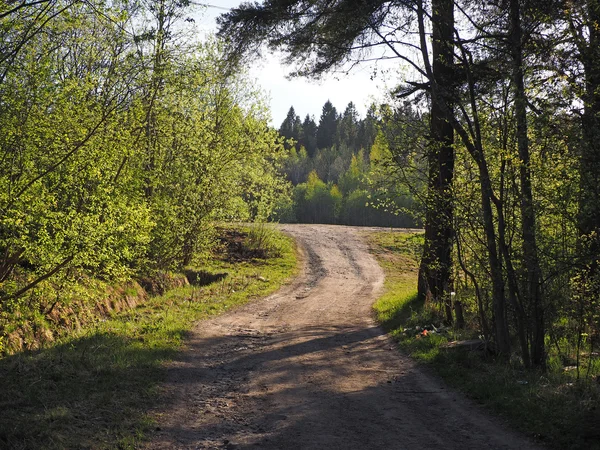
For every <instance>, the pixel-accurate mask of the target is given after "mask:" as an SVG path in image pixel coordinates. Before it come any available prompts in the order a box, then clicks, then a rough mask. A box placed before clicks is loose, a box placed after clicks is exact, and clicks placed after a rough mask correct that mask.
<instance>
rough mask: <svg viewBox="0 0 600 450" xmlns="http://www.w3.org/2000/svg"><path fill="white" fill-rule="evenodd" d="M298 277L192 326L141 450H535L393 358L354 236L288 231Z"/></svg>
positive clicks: (327, 229)
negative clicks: (299, 264)
mask: <svg viewBox="0 0 600 450" xmlns="http://www.w3.org/2000/svg"><path fill="white" fill-rule="evenodd" d="M281 229H282V230H284V231H285V232H287V233H289V234H291V235H292V236H294V238H295V239H296V240H297V242H298V244H299V247H300V249H301V252H302V255H303V258H304V271H303V273H302V275H301V276H300V277H299V278H298V279H297V280H296V281H294V282H293V283H292V284H291V285H289V286H287V287H285V288H284V289H282V290H281V291H280V292H278V293H277V294H274V295H272V296H270V297H268V298H266V299H263V300H260V301H258V302H254V303H252V304H249V305H246V306H245V307H243V308H240V309H238V310H236V311H232V312H230V313H228V314H225V315H223V316H220V317H218V318H216V319H213V320H210V321H203V322H200V323H199V324H198V325H197V327H196V329H195V331H194V333H193V335H192V337H191V339H190V340H189V342H188V346H187V349H186V351H185V352H184V353H183V355H182V358H181V359H180V360H178V361H176V362H175V363H173V364H172V365H171V366H170V369H169V370H170V376H169V382H168V384H167V386H165V389H164V393H163V397H164V402H163V405H162V406H161V409H160V411H156V412H155V417H156V418H157V422H158V424H159V425H158V427H157V432H156V434H155V436H154V437H153V438H154V439H153V441H152V442H151V443H150V444H149V445H148V448H155V449H158V448H160V449H163V448H181V449H195V448H228V449H246V448H253V449H411V450H413V449H414V448H421V447H424V448H440V449H461V450H465V449H533V448H535V447H534V445H533V444H531V443H530V442H528V441H527V440H526V439H524V438H522V437H521V436H519V435H517V434H515V433H512V432H510V431H507V430H506V429H504V428H503V427H502V426H501V425H500V424H499V423H497V421H495V420H493V419H490V418H488V417H487V416H486V415H485V414H483V413H482V412H481V411H480V410H479V409H478V408H477V407H475V406H474V405H473V404H472V403H471V402H469V401H467V400H465V399H463V398H461V397H460V396H459V395H457V394H455V393H452V392H448V391H447V390H446V388H445V387H444V386H443V384H441V383H440V382H439V381H437V380H435V379H433V378H431V377H430V376H428V375H426V374H424V373H423V372H422V371H421V370H420V369H419V368H418V367H416V366H415V365H414V364H413V363H412V361H411V360H410V359H408V358H406V357H404V356H402V355H401V354H399V353H398V352H397V350H396V349H395V348H394V346H393V343H392V342H391V341H390V340H389V339H388V338H387V337H386V336H385V335H384V334H383V332H382V330H381V329H380V328H379V327H377V326H376V324H375V323H374V321H373V319H372V311H371V305H372V304H373V302H374V300H375V299H376V298H377V295H378V294H379V293H380V292H381V289H382V285H383V272H382V271H381V269H380V267H379V266H378V264H377V262H376V261H375V260H374V258H373V257H372V256H371V255H370V254H369V253H368V248H367V246H366V244H365V243H364V241H363V240H362V239H361V236H360V234H359V230H360V229H358V228H353V227H341V226H324V225H285V226H281Z"/></svg>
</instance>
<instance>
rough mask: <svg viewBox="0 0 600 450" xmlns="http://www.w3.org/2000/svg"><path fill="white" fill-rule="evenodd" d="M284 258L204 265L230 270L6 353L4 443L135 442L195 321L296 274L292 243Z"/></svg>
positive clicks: (1, 407) (1, 370) (1, 414)
mask: <svg viewBox="0 0 600 450" xmlns="http://www.w3.org/2000/svg"><path fill="white" fill-rule="evenodd" d="M272 239H276V240H277V246H278V248H279V249H280V252H279V254H280V256H279V257H276V258H270V259H253V260H245V261H237V262H234V261H231V260H226V259H213V260H211V261H209V262H207V263H206V265H204V266H203V267H201V268H198V269H201V270H203V271H207V272H212V273H227V274H228V276H227V277H225V278H224V279H222V280H220V281H217V282H215V283H213V284H210V285H207V286H203V287H194V286H188V287H184V288H178V289H175V290H172V291H170V292H168V293H167V294H165V295H163V296H161V297H154V298H151V299H149V300H148V301H147V302H146V303H144V304H143V305H140V306H138V307H136V308H134V309H131V310H128V311H124V312H121V313H118V314H113V316H112V317H110V318H108V319H105V320H102V321H99V322H98V323H96V324H95V325H94V326H91V327H88V328H86V329H84V330H81V331H80V332H78V333H76V334H72V335H70V336H67V337H64V338H62V339H61V340H60V341H57V342H54V343H53V344H52V345H51V346H49V347H47V348H44V349H42V350H39V351H36V352H25V353H20V354H16V355H13V356H9V357H5V358H3V359H0V380H1V389H0V448H11V449H26V448H27V449H29V448H48V449H59V448H134V447H135V445H136V443H137V442H139V441H140V440H142V439H143V436H144V434H145V433H146V432H147V431H148V430H149V429H151V428H152V427H153V423H152V421H151V420H150V419H149V418H148V417H149V416H148V415H147V414H146V411H148V409H149V408H151V407H152V406H153V405H154V404H155V402H156V401H157V398H158V397H157V393H158V391H157V389H158V386H159V384H160V382H161V381H163V380H164V377H165V373H166V370H165V362H166V361H169V360H170V359H172V358H174V357H175V356H176V354H177V352H178V351H180V349H181V345H182V343H183V341H184V339H185V337H186V335H187V333H188V332H189V331H190V329H191V328H192V326H193V324H194V323H195V322H196V321H198V320H202V319H205V318H208V317H210V316H213V315H216V314H220V313H222V312H224V311H226V310H228V309H230V308H234V307H236V306H238V305H241V304H243V303H246V302H248V301H250V300H252V299H254V298H257V297H260V296H264V295H268V294H269V293H271V292H273V291H275V290H276V289H278V288H279V287H280V286H281V285H282V284H283V283H284V282H285V281H286V280H287V279H289V278H290V277H291V276H292V275H293V274H294V273H295V272H296V270H297V267H296V257H295V249H294V244H293V242H292V241H291V240H290V239H288V238H286V237H284V236H282V235H276V236H274V237H272Z"/></svg>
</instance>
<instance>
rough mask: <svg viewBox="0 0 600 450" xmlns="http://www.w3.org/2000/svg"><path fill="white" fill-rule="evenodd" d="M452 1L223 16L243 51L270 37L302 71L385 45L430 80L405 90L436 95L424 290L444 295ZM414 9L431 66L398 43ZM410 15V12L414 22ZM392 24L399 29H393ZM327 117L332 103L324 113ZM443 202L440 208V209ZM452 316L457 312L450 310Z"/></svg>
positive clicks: (302, 4)
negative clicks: (430, 52)
mask: <svg viewBox="0 0 600 450" xmlns="http://www.w3.org/2000/svg"><path fill="white" fill-rule="evenodd" d="M453 8H454V2H453V1H452V0H435V1H433V2H432V12H431V14H429V13H427V14H426V12H425V7H424V4H423V2H422V1H416V2H414V3H413V2H408V3H406V2H395V1H384V0H379V1H374V2H364V1H361V0H359V1H358V2H357V1H356V0H339V1H334V2H326V3H322V2H318V1H315V0H294V1H290V2H285V3H281V2H277V1H274V0H267V1H265V2H263V3H262V4H244V5H242V6H241V7H240V8H238V9H234V10H232V12H230V13H228V14H225V15H223V16H222V17H221V18H220V19H219V23H220V27H221V28H220V34H221V35H222V36H225V37H227V38H228V39H229V42H230V44H231V45H230V49H231V53H232V55H235V56H236V57H241V56H242V55H244V54H248V53H252V52H256V51H258V50H259V49H260V46H261V45H262V44H263V42H266V43H267V44H268V45H270V46H271V47H272V48H278V49H283V50H284V51H285V52H286V55H287V57H286V61H287V62H289V63H293V62H297V63H302V65H301V66H300V64H299V66H300V68H299V69H298V70H297V71H296V72H295V73H296V74H299V75H313V76H315V75H317V76H318V75H320V74H322V73H324V72H326V71H328V70H330V69H332V68H335V67H338V66H341V65H343V64H344V63H346V62H349V61H351V60H352V59H351V58H352V57H359V58H360V57H361V56H364V54H365V52H366V51H367V50H368V49H372V48H374V47H377V46H380V47H382V48H385V49H388V50H389V51H390V52H391V53H392V55H393V56H394V57H396V58H398V59H400V60H402V61H404V62H406V63H408V64H409V65H410V66H411V67H412V68H413V69H414V70H415V71H416V72H417V73H419V74H421V75H423V76H424V77H425V78H426V79H427V80H428V83H427V84H425V85H424V84H423V83H411V86H410V88H409V89H408V90H407V92H406V93H405V95H410V94H411V93H414V92H416V91H418V90H421V89H423V88H428V89H429V92H430V94H431V100H432V104H431V112H432V113H431V147H430V148H431V151H430V160H429V163H430V165H429V166H430V181H429V188H430V190H431V193H430V195H429V198H430V199H431V201H432V203H431V204H430V205H429V210H428V216H427V220H426V243H425V250H424V257H423V263H422V264H421V268H420V269H421V270H420V272H421V275H420V277H419V279H420V280H421V281H420V284H419V286H420V289H419V291H420V293H421V295H422V296H425V295H426V292H430V293H431V294H432V296H433V297H434V298H435V299H436V300H437V301H442V300H445V297H448V298H449V291H450V290H451V287H450V285H451V279H450V267H451V247H452V245H451V243H452V202H451V190H450V186H451V183H452V170H453V148H452V142H453V126H452V125H451V121H450V117H449V116H450V115H452V103H451V100H452V98H451V97H452V92H451V91H452V90H451V89H448V87H449V86H451V85H452V83H453V82H454V80H453V71H452V59H453V48H452V42H453V32H454V19H453V17H454V16H453ZM415 15H416V16H417V18H418V35H419V42H418V43H417V44H412V47H413V48H415V47H417V48H420V49H421V52H422V53H421V55H422V62H423V66H424V67H422V66H421V64H419V62H418V61H415V60H412V59H410V58H408V57H406V56H404V54H403V53H401V52H400V50H399V49H398V48H397V45H396V44H397V43H398V42H406V41H405V40H404V39H405V38H406V40H407V41H408V42H410V38H409V37H406V35H407V34H408V33H409V31H412V30H409V29H408V28H402V27H400V28H399V27H398V26H397V23H398V22H399V18H400V17H407V18H408V17H414V16H415ZM426 16H427V17H431V19H432V28H433V66H432V65H431V64H430V62H429V55H428V51H427V34H426V24H425V17H426ZM410 22H411V21H410V20H407V23H410ZM387 30H393V31H392V32H391V33H388V32H387ZM396 35H402V36H396ZM409 45H411V44H409ZM324 117H326V115H325V107H324V114H323V115H322V119H323V118H324ZM330 120H331V119H330ZM321 128H322V127H321V124H320V129H321ZM318 136H320V138H318V142H317V145H318V147H320V148H322V147H323V146H327V145H328V144H330V141H328V140H326V139H325V134H324V133H320V135H318ZM438 207H439V208H440V212H439V214H438V212H437V211H436V208H438ZM446 301H449V300H446ZM447 306H448V305H447ZM447 309H448V308H447ZM447 318H448V320H450V319H451V315H450V314H449V315H448V317H447Z"/></svg>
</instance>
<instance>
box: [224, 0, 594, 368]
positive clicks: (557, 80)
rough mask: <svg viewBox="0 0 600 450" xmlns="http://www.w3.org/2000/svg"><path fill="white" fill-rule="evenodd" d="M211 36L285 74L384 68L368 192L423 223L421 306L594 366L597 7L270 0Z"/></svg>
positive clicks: (497, 337)
mask: <svg viewBox="0 0 600 450" xmlns="http://www.w3.org/2000/svg"><path fill="white" fill-rule="evenodd" d="M220 26H221V28H220V35H221V36H223V37H226V38H227V39H228V42H229V44H228V50H227V51H228V52H229V53H230V55H231V56H230V57H232V58H234V59H236V58H237V59H241V60H244V59H248V58H252V57H255V56H256V55H259V54H261V52H262V51H263V50H264V49H265V48H268V49H277V50H278V51H280V52H282V54H283V55H284V60H285V61H286V62H287V63H288V64H290V65H291V67H292V69H291V70H292V75H296V76H306V77H316V78H318V77H319V76H321V75H323V74H325V73H329V72H336V71H337V73H339V72H343V71H344V70H346V69H347V68H348V67H353V66H354V65H360V64H361V63H365V62H373V61H390V60H396V61H397V63H398V70H399V72H400V71H401V73H402V76H401V77H400V78H401V80H400V81H399V82H398V83H397V85H396V87H395V88H394V89H393V90H392V92H391V93H390V99H389V102H387V105H385V107H383V108H380V109H379V111H378V115H379V118H380V122H379V126H378V135H377V136H378V137H380V145H379V144H378V145H377V147H379V148H383V147H385V148H386V149H387V150H386V151H389V154H387V156H386V158H385V159H386V160H387V164H384V165H383V166H384V167H385V169H382V172H381V174H382V175H381V178H380V181H381V182H382V185H381V186H380V189H381V191H382V192H387V193H390V194H391V195H390V196H391V197H393V198H396V199H397V198H399V196H397V195H396V192H397V191H400V192H402V193H405V192H409V193H410V194H411V195H412V201H413V202H414V203H413V206H415V204H416V206H418V207H419V208H420V210H421V212H422V218H423V222H422V223H423V226H424V228H425V242H424V249H423V253H422V255H421V258H420V267H419V281H418V296H419V298H420V299H422V300H425V301H426V302H427V303H428V304H430V305H437V306H435V309H437V311H438V313H439V314H440V315H441V317H443V319H444V322H445V323H446V324H453V325H454V326H456V327H459V328H461V327H464V326H465V325H469V326H474V327H475V329H477V330H478V331H479V333H481V335H482V336H484V338H485V339H486V340H489V342H490V345H492V346H493V348H494V351H495V352H497V353H498V354H500V355H504V356H505V357H506V358H508V357H509V356H510V355H518V358H519V361H520V364H522V365H523V367H526V368H534V369H542V370H543V369H544V368H547V367H554V368H558V369H560V370H562V367H563V366H569V367H570V366H573V367H576V371H577V377H578V378H579V377H582V378H586V377H588V378H589V377H591V376H593V374H594V373H596V372H597V371H598V368H599V365H600V362H599V359H598V352H597V349H598V344H599V342H598V340H599V338H600V335H599V329H600V304H599V296H600V290H599V286H600V273H599V272H600V271H599V267H600V266H599V260H598V257H599V256H600V252H599V248H600V240H599V239H600V238H599V232H600V198H599V193H600V191H599V190H598V186H599V181H600V140H599V139H598V132H599V130H600V127H599V125H600V84H599V83H600V45H599V42H600V41H599V39H600V34H599V31H598V30H599V29H600V2H598V1H596V0H582V1H574V2H561V1H549V2H548V1H543V2H541V1H535V0H507V1H492V2H485V3H480V2H463V1H460V0H458V1H453V0H432V1H430V2H426V1H421V0H417V1H414V2H400V1H384V0H378V1H374V2H362V1H352V0H340V1H335V2H319V1H313V0H293V1H290V2H285V3H281V2H277V1H273V0H267V1H264V2H262V3H261V4H249V3H248V4H243V5H242V6H241V7H240V8H239V9H235V10H233V11H232V12H230V13H228V14H225V15H223V16H222V18H221V19H220ZM317 43H318V44H317ZM323 111H324V114H325V108H324V110H323ZM293 115H294V114H293V113H292V114H291V116H293ZM344 115H345V114H344ZM344 115H342V117H344ZM342 120H343V119H342ZM292 122H296V123H298V122H299V121H298V120H296V119H294V120H292V117H288V119H286V122H284V124H283V125H282V130H280V131H282V132H283V133H284V134H285V133H288V134H289V128H290V123H292ZM307 125H308V122H307ZM291 128H292V131H293V128H294V125H293V124H292V126H291ZM342 129H343V128H342ZM318 138H319V136H318V135H317V139H318ZM338 139H340V138H338ZM341 140H343V139H341ZM298 142H299V143H300V144H301V145H302V144H303V142H302V136H300V138H299V139H298ZM307 145H308V146H307ZM310 145H311V144H310V143H309V142H305V143H304V147H305V148H306V153H307V154H308V153H309V151H308V148H310ZM317 147H319V145H318V144H317ZM340 148H342V147H341V146H340ZM301 151H302V149H301V148H300V152H301ZM378 151H379V150H378ZM295 152H296V153H295V154H296V155H298V158H299V159H303V157H302V156H301V155H300V153H298V150H297V149H295ZM368 152H369V150H368V149H365V152H364V153H363V155H362V156H363V159H365V156H366V155H367V154H368ZM293 154H294V153H293ZM370 155H371V158H370V160H371V161H369V163H372V162H373V159H374V158H373V156H372V155H373V151H371V153H370ZM320 157H321V156H320V153H319V152H317V158H320ZM313 158H314V157H313ZM375 159H377V158H375ZM357 162H359V163H360V162H361V161H360V158H358V157H357ZM318 166H319V167H331V166H328V165H327V164H322V163H319V164H318ZM344 169H345V170H348V169H346V168H344ZM330 172H331V169H330ZM290 175H291V177H293V176H294V175H295V174H289V169H288V176H290ZM316 175H318V177H319V178H318V179H319V180H321V181H323V183H325V180H328V181H329V180H331V174H324V173H320V174H319V172H318V171H317V172H316ZM324 178H325V180H324ZM297 181H300V180H297ZM329 182H330V183H331V181H329ZM306 183H307V187H306V189H307V193H308V192H309V189H311V188H310V186H311V184H313V185H317V183H318V180H317V177H316V176H315V174H313V175H309V178H308V180H307V182H306ZM338 183H339V184H338V185H337V187H338V190H340V191H341V193H342V191H343V189H340V185H342V182H341V179H339V178H338ZM302 186H303V185H302V183H301V184H298V185H297V186H296V193H297V195H298V197H299V198H300V199H301V200H305V199H306V198H307V194H302V189H305V188H303V187H302ZM321 186H322V185H321ZM400 186H402V187H400ZM330 193H331V194H330V197H331V198H332V199H333V198H334V197H335V196H336V195H337V191H336V190H335V186H334V185H331V190H330ZM343 194H344V195H346V193H345V192H343ZM375 197H377V195H376V196H375ZM338 198H339V197H338ZM348 198H349V197H348ZM330 201H332V202H333V200H330ZM385 203H386V201H385V199H384V201H383V204H385ZM300 216H301V217H302V212H301V214H300Z"/></svg>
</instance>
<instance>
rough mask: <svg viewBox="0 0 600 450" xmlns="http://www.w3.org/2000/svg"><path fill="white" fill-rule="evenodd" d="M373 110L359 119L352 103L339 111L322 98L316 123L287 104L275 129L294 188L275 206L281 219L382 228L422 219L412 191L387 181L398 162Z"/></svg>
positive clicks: (379, 119) (402, 225) (383, 126)
mask: <svg viewBox="0 0 600 450" xmlns="http://www.w3.org/2000/svg"><path fill="white" fill-rule="evenodd" d="M378 109H379V110H381V107H380V108H378V107H377V106H376V105H374V104H373V105H371V106H370V107H369V109H368V111H367V114H366V116H365V117H364V118H360V117H359V115H358V112H357V110H356V106H355V105H354V103H353V102H350V103H348V105H347V106H346V108H345V109H344V112H343V113H338V111H337V109H336V108H335V106H333V104H332V103H331V102H330V101H329V100H327V101H326V102H325V104H324V105H323V108H322V113H321V116H320V118H319V121H318V123H317V122H316V121H315V119H314V118H313V117H311V116H310V115H308V114H307V115H306V116H305V117H304V120H302V119H301V118H300V115H298V114H297V113H296V110H295V109H294V107H293V106H292V107H290V109H289V111H288V113H287V116H286V118H285V120H284V121H283V122H282V124H281V126H280V127H279V134H280V135H281V136H282V137H284V138H285V147H286V149H287V150H288V152H289V157H288V158H287V160H286V161H285V163H284V165H283V170H284V172H285V175H286V177H287V179H288V180H289V181H290V182H291V183H292V185H293V191H292V196H291V198H288V199H287V200H284V201H282V204H280V206H279V208H278V210H277V218H278V219H279V220H280V221H282V222H302V223H329V224H343V225H370V226H385V227H415V226H419V225H420V224H421V221H420V219H419V208H418V202H416V201H415V199H414V197H413V195H412V194H411V193H410V192H409V190H408V189H406V188H398V184H395V185H394V187H393V188H392V183H390V181H391V180H392V179H394V174H393V173H392V172H393V170H392V168H396V169H397V167H398V164H392V163H393V161H392V154H391V153H390V151H389V145H388V142H387V139H386V137H385V135H384V132H383V129H384V128H385V123H384V121H383V119H382V115H381V114H380V113H379V112H378ZM413 118H414V119H417V121H420V120H419V118H418V117H417V116H415V115H413Z"/></svg>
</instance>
